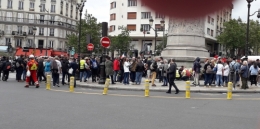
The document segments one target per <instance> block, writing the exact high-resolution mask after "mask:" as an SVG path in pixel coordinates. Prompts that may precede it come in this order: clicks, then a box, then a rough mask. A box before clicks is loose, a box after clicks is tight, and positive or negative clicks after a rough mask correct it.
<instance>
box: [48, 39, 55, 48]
mask: <svg viewBox="0 0 260 129" xmlns="http://www.w3.org/2000/svg"><path fill="white" fill-rule="evenodd" d="M53 43H54V41H52V40H50V41H49V45H48V47H49V48H53Z"/></svg>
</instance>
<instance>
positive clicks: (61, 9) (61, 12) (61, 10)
mask: <svg viewBox="0 0 260 129" xmlns="http://www.w3.org/2000/svg"><path fill="white" fill-rule="evenodd" d="M60 14H63V2H62V3H60Z"/></svg>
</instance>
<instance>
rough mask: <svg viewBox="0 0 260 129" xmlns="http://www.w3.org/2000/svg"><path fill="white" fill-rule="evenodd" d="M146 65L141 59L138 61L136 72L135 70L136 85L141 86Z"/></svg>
mask: <svg viewBox="0 0 260 129" xmlns="http://www.w3.org/2000/svg"><path fill="white" fill-rule="evenodd" d="M144 70H145V69H144V64H143V63H142V60H141V59H137V64H136V70H135V72H136V73H135V74H136V75H135V84H136V85H140V84H141V82H142V77H143V72H144Z"/></svg>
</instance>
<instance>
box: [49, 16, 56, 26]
mask: <svg viewBox="0 0 260 129" xmlns="http://www.w3.org/2000/svg"><path fill="white" fill-rule="evenodd" d="M54 22H55V17H54V16H51V19H50V24H52V25H53V24H54Z"/></svg>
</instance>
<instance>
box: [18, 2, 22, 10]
mask: <svg viewBox="0 0 260 129" xmlns="http://www.w3.org/2000/svg"><path fill="white" fill-rule="evenodd" d="M18 9H19V10H23V1H19V7H18Z"/></svg>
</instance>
